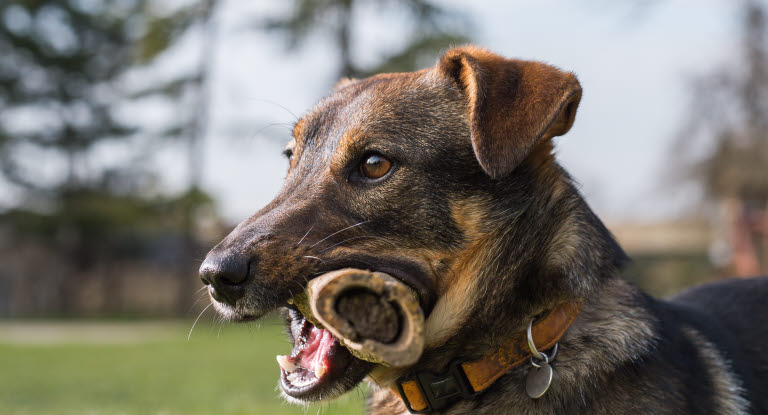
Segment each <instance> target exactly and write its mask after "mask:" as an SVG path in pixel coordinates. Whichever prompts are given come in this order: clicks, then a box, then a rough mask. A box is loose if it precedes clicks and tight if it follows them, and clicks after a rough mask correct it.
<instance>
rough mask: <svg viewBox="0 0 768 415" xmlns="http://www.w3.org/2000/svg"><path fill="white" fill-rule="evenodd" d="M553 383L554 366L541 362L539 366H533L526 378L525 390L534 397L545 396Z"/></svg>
mask: <svg viewBox="0 0 768 415" xmlns="http://www.w3.org/2000/svg"><path fill="white" fill-rule="evenodd" d="M551 384H552V366H550V365H549V363H546V362H541V363H539V367H532V368H531V370H529V371H528V376H527V377H526V378H525V392H526V393H527V394H528V396H530V397H531V398H533V399H538V398H541V397H542V396H544V394H545V393H547V390H548V389H549V385H551Z"/></svg>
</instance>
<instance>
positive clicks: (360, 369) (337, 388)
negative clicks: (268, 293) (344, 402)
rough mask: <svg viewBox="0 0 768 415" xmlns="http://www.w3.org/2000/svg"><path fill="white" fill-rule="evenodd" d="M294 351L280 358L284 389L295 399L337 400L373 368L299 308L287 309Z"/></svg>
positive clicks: (281, 384)
mask: <svg viewBox="0 0 768 415" xmlns="http://www.w3.org/2000/svg"><path fill="white" fill-rule="evenodd" d="M286 320H287V324H288V332H289V336H290V338H291V340H292V341H293V349H292V350H291V353H290V354H288V355H282V356H277V363H278V364H279V365H280V388H281V389H282V390H283V392H284V393H285V394H286V395H288V396H289V397H291V398H294V399H297V400H300V401H316V400H320V399H328V398H333V397H335V396H338V395H341V394H342V393H344V392H346V391H348V390H350V389H352V388H354V387H355V386H356V385H357V384H358V383H360V382H361V381H362V380H363V378H365V376H366V375H367V374H368V372H370V370H371V369H372V368H373V366H374V365H373V363H370V362H366V361H364V360H361V359H358V358H356V357H354V356H352V354H351V353H350V352H349V350H347V349H346V348H345V347H344V346H343V345H342V344H341V342H340V341H339V339H338V338H336V336H334V335H333V334H332V333H331V332H330V331H328V330H326V329H322V328H319V327H316V326H315V325H314V324H312V323H311V322H310V321H308V320H307V319H306V318H305V317H304V316H303V315H302V314H301V313H300V312H299V311H298V309H296V308H293V307H290V308H287V314H286Z"/></svg>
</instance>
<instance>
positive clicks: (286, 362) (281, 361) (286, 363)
mask: <svg viewBox="0 0 768 415" xmlns="http://www.w3.org/2000/svg"><path fill="white" fill-rule="evenodd" d="M277 364H278V365H280V367H281V368H283V370H285V371H286V372H288V373H290V372H293V371H294V370H296V365H295V364H294V363H293V362H291V361H290V359H288V356H282V355H279V356H277Z"/></svg>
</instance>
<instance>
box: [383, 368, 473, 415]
mask: <svg viewBox="0 0 768 415" xmlns="http://www.w3.org/2000/svg"><path fill="white" fill-rule="evenodd" d="M461 363H462V362H460V361H457V360H454V361H452V362H451V363H450V364H449V365H448V370H447V371H445V372H443V373H441V374H439V375H435V374H433V373H431V372H420V373H417V374H416V375H415V376H411V377H407V378H401V379H398V380H397V382H396V383H397V390H398V392H400V397H401V398H402V399H403V402H404V403H405V407H406V408H408V411H410V412H411V413H412V414H426V413H430V412H433V411H439V410H441V409H444V408H446V407H448V405H450V404H452V403H454V402H455V401H456V398H459V397H460V398H464V399H471V398H473V397H475V396H476V395H477V394H478V392H475V391H474V389H472V385H470V384H469V380H467V375H466V374H465V373H464V370H463V369H462V368H461ZM410 381H415V382H416V384H417V385H418V386H419V390H420V391H421V393H422V395H424V400H425V401H426V402H427V407H426V408H424V409H422V410H419V411H417V410H415V409H413V407H411V403H410V402H409V401H408V397H407V396H406V395H405V392H404V391H403V385H402V384H403V383H405V382H410Z"/></svg>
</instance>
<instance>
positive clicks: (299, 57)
mask: <svg viewBox="0 0 768 415" xmlns="http://www.w3.org/2000/svg"><path fill="white" fill-rule="evenodd" d="M767 12H768V2H764V1H757V0H753V1H727V2H726V1H718V0H706V1H702V0H699V1H692V0H691V1H651V0H623V1H613V0H577V1H568V2H565V1H555V0H540V1H534V0H531V1H502V0H478V1H473V2H464V1H459V0H440V1H438V0H283V1H280V0H260V1H246V0H112V1H110V0H0V265H2V266H0V413H2V414H48V413H51V414H53V413H55V414H134V413H136V414H150V413H151V414H193V413H200V414H205V413H217V414H239V413H243V414H245V413H249V414H261V413H272V414H280V413H307V412H316V411H317V412H324V413H334V414H335V413H360V412H361V411H362V405H363V395H364V393H365V391H364V390H357V391H355V392H354V393H352V394H350V395H348V396H347V397H345V398H343V399H342V400H341V401H340V402H337V403H334V404H324V405H319V406H311V407H309V408H303V407H294V406H289V405H287V404H285V403H283V402H282V401H281V399H280V398H279V397H278V392H277V389H276V383H277V375H278V369H277V364H276V363H275V362H274V355H275V354H278V353H284V352H285V351H286V350H287V349H288V348H290V346H289V345H288V344H287V342H286V341H284V340H283V338H284V336H283V335H282V333H281V332H282V328H281V324H280V322H278V321H277V320H276V319H274V318H271V319H266V320H264V321H263V322H261V323H259V324H251V325H238V326H233V325H226V324H224V323H222V322H221V321H219V320H217V317H216V316H215V315H214V313H213V312H212V311H211V310H205V309H204V308H205V306H206V305H207V304H208V300H207V299H206V298H205V297H204V295H201V294H200V292H199V291H198V289H199V288H200V287H201V283H200V282H199V279H198V277H197V273H196V271H197V267H198V266H199V264H200V262H201V261H202V259H203V257H204V256H205V253H206V252H207V250H208V249H209V248H210V247H211V246H212V245H213V244H215V243H216V242H217V241H218V240H219V239H220V238H221V237H222V236H224V235H226V234H227V233H228V231H229V230H230V229H232V228H233V227H234V226H235V225H236V224H237V223H238V222H239V221H241V220H243V219H244V218H246V217H247V216H249V215H250V214H251V213H253V212H255V211H257V210H258V209H259V208H260V207H261V206H263V205H264V204H266V203H267V202H268V201H269V200H270V199H271V198H272V197H273V196H274V195H275V194H276V192H277V190H278V188H279V186H280V182H281V179H282V176H283V174H284V173H285V171H286V162H285V161H284V158H283V156H282V154H281V152H282V149H283V146H284V144H285V143H286V142H287V140H288V139H289V137H290V130H291V127H292V124H293V122H294V121H295V120H296V119H297V116H300V114H301V113H303V112H304V111H306V110H307V109H308V108H309V107H310V106H311V105H312V103H313V102H315V101H316V100H318V99H319V98H321V97H322V96H324V95H325V94H327V93H328V91H329V90H330V87H331V86H332V85H333V83H334V82H335V81H336V80H337V79H338V78H339V77H341V76H355V77H360V76H366V75H368V74H373V73H377V72H381V71H407V70H412V69H417V68H421V67H426V66H431V65H432V64H433V63H434V62H435V61H436V59H437V58H438V57H439V56H440V52H441V51H443V50H445V49H446V48H447V47H448V46H449V45H456V44H463V43H469V42H471V43H475V44H478V45H481V46H484V47H487V48H489V49H491V50H493V51H495V52H497V53H500V54H503V55H506V56H509V57H519V58H525V59H535V60H542V61H545V62H548V63H551V64H554V65H557V66H559V67H561V68H563V69H567V70H570V71H573V72H575V73H576V74H577V75H578V76H579V79H580V81H581V83H582V86H583V88H584V96H583V99H582V102H581V106H580V108H579V114H578V117H577V122H576V124H575V125H574V127H573V129H572V130H571V132H570V133H569V134H568V135H567V136H565V137H562V138H559V139H557V140H558V141H557V144H558V153H559V158H560V160H561V162H562V164H563V165H564V166H565V167H566V168H567V169H568V170H569V171H570V172H571V173H572V174H573V175H574V177H575V178H576V179H577V180H579V182H580V183H581V185H582V192H583V193H584V195H585V197H586V198H587V200H588V201H589V202H590V203H591V205H592V206H593V207H594V209H595V210H596V211H597V213H598V214H599V215H600V216H601V217H602V218H603V219H604V220H605V221H606V223H607V224H608V226H609V228H610V229H611V230H612V231H613V232H614V233H615V234H616V236H617V237H618V239H619V240H620V242H621V243H622V244H623V246H624V247H625V249H626V250H627V251H628V252H629V254H630V255H631V256H632V257H633V259H634V263H633V264H632V266H631V267H630V269H629V270H628V271H627V273H626V277H627V278H629V279H631V280H633V281H634V282H635V283H636V284H638V285H639V286H641V287H642V288H644V289H646V290H647V291H649V292H651V293H653V294H655V295H662V296H663V295H667V294H670V293H672V292H675V291H677V290H679V289H681V288H683V287H686V286H690V285H692V284H696V283H700V282H705V281H712V280H716V279H719V278H726V277H729V276H731V277H733V276H736V277H748V276H751V275H757V274H760V273H763V274H765V273H768V213H767V209H768V128H766V127H768V125H766V124H767V123H768V59H767V58H768V44H767V43H766V31H767V28H766V24H767V23H766V18H767V17H766V13H767ZM196 319H197V320H196ZM195 322H196V323H197V324H196V325H195V324H193V323H195ZM193 325H194V330H191V329H192V328H193Z"/></svg>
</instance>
